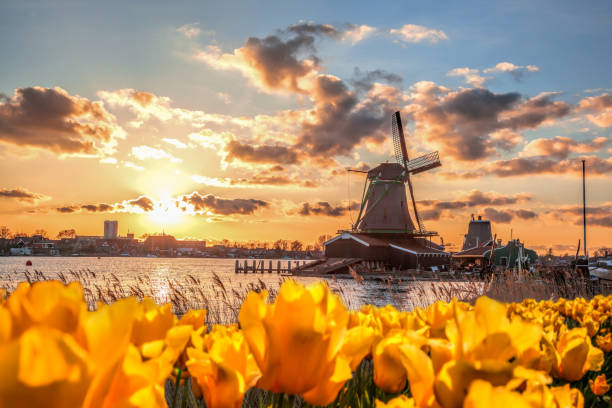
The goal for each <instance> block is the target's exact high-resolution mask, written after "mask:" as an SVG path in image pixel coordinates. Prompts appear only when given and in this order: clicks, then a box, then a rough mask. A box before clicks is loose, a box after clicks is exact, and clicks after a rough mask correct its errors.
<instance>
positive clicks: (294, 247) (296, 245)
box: [291, 240, 304, 252]
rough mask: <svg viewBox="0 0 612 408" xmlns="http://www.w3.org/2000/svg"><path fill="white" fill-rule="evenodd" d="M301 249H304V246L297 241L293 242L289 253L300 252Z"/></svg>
mask: <svg viewBox="0 0 612 408" xmlns="http://www.w3.org/2000/svg"><path fill="white" fill-rule="evenodd" d="M303 247H304V244H302V243H301V242H300V241H298V240H295V241H292V242H291V251H293V252H298V251H301V250H302V248H303Z"/></svg>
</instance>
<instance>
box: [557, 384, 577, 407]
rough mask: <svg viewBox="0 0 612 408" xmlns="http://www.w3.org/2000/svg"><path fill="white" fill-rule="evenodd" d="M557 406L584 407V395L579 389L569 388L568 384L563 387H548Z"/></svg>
mask: <svg viewBox="0 0 612 408" xmlns="http://www.w3.org/2000/svg"><path fill="white" fill-rule="evenodd" d="M550 392H551V393H552V395H553V397H554V399H555V403H556V404H557V405H556V406H557V407H568V408H584V397H583V396H582V393H581V392H580V390H578V389H576V388H570V385H569V384H565V385H564V386H563V387H553V388H551V389H550Z"/></svg>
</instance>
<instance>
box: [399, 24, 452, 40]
mask: <svg viewBox="0 0 612 408" xmlns="http://www.w3.org/2000/svg"><path fill="white" fill-rule="evenodd" d="M389 34H391V35H395V36H397V37H399V39H400V40H402V41H404V42H411V43H419V42H425V41H428V42H430V43H437V42H438V41H440V40H448V36H447V35H446V33H445V32H444V31H442V30H434V29H433V28H427V27H423V26H420V25H416V24H404V25H403V26H402V28H392V29H391V30H389Z"/></svg>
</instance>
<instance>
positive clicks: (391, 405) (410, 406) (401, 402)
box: [376, 395, 415, 408]
mask: <svg viewBox="0 0 612 408" xmlns="http://www.w3.org/2000/svg"><path fill="white" fill-rule="evenodd" d="M376 408H415V405H414V400H413V399H412V398H408V397H407V396H405V395H400V396H399V397H395V398H393V399H392V400H390V401H389V402H387V403H386V404H385V403H384V402H382V401H380V400H376Z"/></svg>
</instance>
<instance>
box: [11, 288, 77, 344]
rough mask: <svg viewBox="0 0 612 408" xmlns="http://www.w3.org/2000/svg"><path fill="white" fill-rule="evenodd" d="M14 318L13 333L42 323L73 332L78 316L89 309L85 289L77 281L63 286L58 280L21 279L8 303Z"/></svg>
mask: <svg viewBox="0 0 612 408" xmlns="http://www.w3.org/2000/svg"><path fill="white" fill-rule="evenodd" d="M6 306H7V308H8V310H9V311H10V313H11V318H12V321H13V327H12V336H13V337H15V336H18V335H19V334H21V333H23V332H24V331H26V330H27V329H28V328H30V327H31V326H33V325H37V324H41V325H44V326H47V327H53V328H56V329H58V330H60V331H62V332H65V333H74V331H75V330H76V329H77V327H78V324H79V316H80V315H81V313H82V312H84V311H85V310H87V305H86V304H85V302H84V301H83V289H82V288H81V284H80V283H78V282H72V283H70V284H69V285H67V286H66V285H64V284H63V283H61V282H58V281H43V282H36V283H34V284H33V285H30V284H29V283H26V282H22V283H20V284H19V286H17V289H16V290H15V291H14V292H13V293H12V294H11V296H10V297H9V298H8V300H7V302H6Z"/></svg>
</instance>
